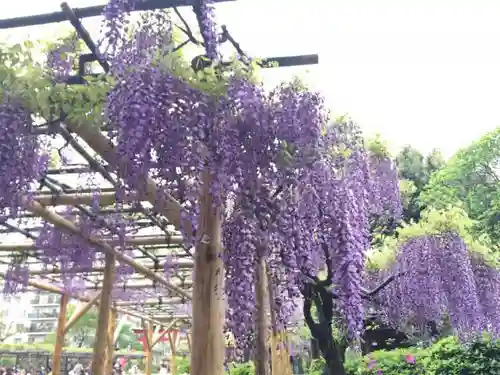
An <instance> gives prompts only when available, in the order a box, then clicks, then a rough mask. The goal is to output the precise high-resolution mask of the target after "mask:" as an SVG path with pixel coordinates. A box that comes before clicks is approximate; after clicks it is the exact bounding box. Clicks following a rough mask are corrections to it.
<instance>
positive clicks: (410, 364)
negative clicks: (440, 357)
mask: <svg viewBox="0 0 500 375" xmlns="http://www.w3.org/2000/svg"><path fill="white" fill-rule="evenodd" d="M427 356H428V354H427V351H426V350H424V349H416V348H409V349H396V350H391V351H383V350H380V351H376V352H373V353H370V354H369V355H367V356H366V357H365V358H364V359H363V360H362V361H358V363H357V365H358V368H357V370H356V369H355V366H352V365H350V366H349V368H348V366H346V370H348V371H347V373H348V374H349V375H378V374H380V373H382V374H384V375H424V374H426V372H425V366H426V363H427ZM441 375H444V374H441Z"/></svg>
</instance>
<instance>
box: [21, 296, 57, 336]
mask: <svg viewBox="0 0 500 375" xmlns="http://www.w3.org/2000/svg"><path fill="white" fill-rule="evenodd" d="M60 300H61V296H60V295H58V294H53V293H47V292H37V293H36V294H32V296H31V299H30V301H29V302H30V308H29V312H28V313H27V329H26V334H27V342H28V343H30V344H34V343H39V342H42V341H44V339H45V337H46V336H47V335H49V334H51V333H54V332H55V331H56V326H57V318H58V314H59V303H60Z"/></svg>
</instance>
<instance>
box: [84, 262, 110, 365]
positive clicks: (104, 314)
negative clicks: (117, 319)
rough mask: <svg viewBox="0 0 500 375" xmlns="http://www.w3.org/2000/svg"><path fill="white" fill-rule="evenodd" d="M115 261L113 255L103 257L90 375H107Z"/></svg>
mask: <svg viewBox="0 0 500 375" xmlns="http://www.w3.org/2000/svg"><path fill="white" fill-rule="evenodd" d="M115 261H116V258H115V256H114V255H113V254H109V253H107V254H106V255H105V265H106V271H104V279H103V282H102V291H101V299H100V301H99V317H98V322H97V330H96V335H95V342H94V353H93V355H92V366H91V371H90V373H91V374H92V375H109V374H107V373H106V369H105V364H106V361H105V359H106V357H105V355H106V352H107V349H108V346H107V342H108V326H109V321H110V318H109V315H110V310H111V308H112V306H111V292H112V290H113V283H114V279H115V267H116V265H115Z"/></svg>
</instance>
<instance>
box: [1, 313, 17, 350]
mask: <svg viewBox="0 0 500 375" xmlns="http://www.w3.org/2000/svg"><path fill="white" fill-rule="evenodd" d="M0 313H1V314H0V342H4V341H5V340H7V339H9V338H10V337H12V336H14V335H15V334H16V333H20V331H18V330H17V327H16V324H15V323H14V322H8V321H7V320H6V319H5V316H4V314H3V311H0Z"/></svg>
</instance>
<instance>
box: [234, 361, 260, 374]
mask: <svg viewBox="0 0 500 375" xmlns="http://www.w3.org/2000/svg"><path fill="white" fill-rule="evenodd" d="M229 374H230V375H254V374H255V366H254V364H253V362H245V363H231V364H230V365H229Z"/></svg>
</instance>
